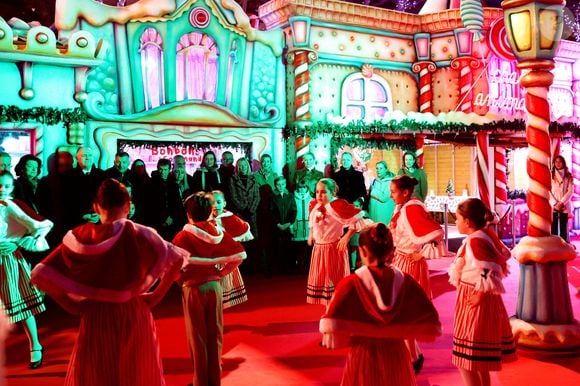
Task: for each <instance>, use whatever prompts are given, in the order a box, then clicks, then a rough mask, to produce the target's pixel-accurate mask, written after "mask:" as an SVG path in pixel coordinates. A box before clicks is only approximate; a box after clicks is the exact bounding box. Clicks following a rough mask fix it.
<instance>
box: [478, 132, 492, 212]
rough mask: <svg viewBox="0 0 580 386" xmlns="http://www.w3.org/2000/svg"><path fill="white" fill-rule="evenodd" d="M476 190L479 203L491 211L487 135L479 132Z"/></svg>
mask: <svg viewBox="0 0 580 386" xmlns="http://www.w3.org/2000/svg"><path fill="white" fill-rule="evenodd" d="M476 151H477V189H478V191H479V198H481V201H483V203H484V204H485V206H487V207H488V208H490V209H491V201H490V197H489V134H488V133H487V132H479V133H477V136H476Z"/></svg>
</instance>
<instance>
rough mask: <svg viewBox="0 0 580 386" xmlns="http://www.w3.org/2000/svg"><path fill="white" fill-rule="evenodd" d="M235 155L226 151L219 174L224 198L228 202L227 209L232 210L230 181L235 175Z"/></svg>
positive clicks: (223, 154)
mask: <svg viewBox="0 0 580 386" xmlns="http://www.w3.org/2000/svg"><path fill="white" fill-rule="evenodd" d="M234 170H235V167H234V155H233V153H232V152H231V151H229V150H226V151H224V152H223V153H222V159H221V163H220V167H219V168H218V173H219V175H220V180H221V182H222V192H223V193H224V198H225V200H226V208H228V209H229V210H232V208H231V207H230V206H231V204H230V191H229V190H230V180H231V179H232V176H233V175H234Z"/></svg>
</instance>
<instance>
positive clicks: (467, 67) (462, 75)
mask: <svg viewBox="0 0 580 386" xmlns="http://www.w3.org/2000/svg"><path fill="white" fill-rule="evenodd" d="M479 66H480V62H479V60H477V59H475V58H474V57H471V56H462V57H459V58H455V59H453V60H452V61H451V68H453V69H455V70H458V71H459V104H458V106H457V108H456V109H455V110H457V111H461V112H463V113H466V114H469V113H472V112H473V84H472V83H473V70H474V69H476V68H478V67H479Z"/></svg>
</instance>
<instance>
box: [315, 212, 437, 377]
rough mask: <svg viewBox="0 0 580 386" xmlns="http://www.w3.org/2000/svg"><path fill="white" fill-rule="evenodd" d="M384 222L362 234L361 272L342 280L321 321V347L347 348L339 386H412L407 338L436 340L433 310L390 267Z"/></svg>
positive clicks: (388, 237) (414, 286) (406, 277)
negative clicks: (341, 346) (343, 346)
mask: <svg viewBox="0 0 580 386" xmlns="http://www.w3.org/2000/svg"><path fill="white" fill-rule="evenodd" d="M393 249H394V248H393V238H392V236H391V234H390V232H389V230H388V229H387V227H386V225H385V224H383V223H376V224H373V225H371V226H369V227H367V228H365V229H363V230H362V232H361V234H360V243H359V251H360V257H361V260H362V263H363V264H364V266H363V267H361V268H358V269H357V270H356V272H355V273H354V274H352V275H350V276H348V277H346V278H345V279H344V280H342V281H341V282H340V283H339V284H338V286H337V288H336V292H335V294H334V296H333V297H332V301H331V302H330V305H329V306H328V308H327V310H326V314H325V315H324V316H323V317H322V319H321V320H320V332H322V333H323V334H324V336H323V340H322V343H323V345H324V346H325V347H328V348H335V347H339V346H340V345H341V344H342V343H343V344H345V345H348V346H350V349H349V352H348V356H347V360H346V368H345V370H344V373H343V376H342V382H341V385H342V386H366V385H381V386H415V385H416V382H415V375H414V374H413V368H412V367H411V360H410V358H409V351H408V350H407V347H406V346H405V342H404V339H406V338H421V339H428V340H433V339H434V338H435V337H436V336H438V335H441V323H439V317H438V315H437V311H436V310H435V307H433V304H432V303H431V301H430V300H429V299H428V298H427V295H425V292H424V291H423V290H422V289H421V287H420V286H419V284H417V282H416V281H415V280H413V278H412V277H411V276H409V275H407V274H404V273H403V272H401V271H400V270H399V269H398V268H395V267H393V266H392V265H391V264H390V263H391V260H392V258H393Z"/></svg>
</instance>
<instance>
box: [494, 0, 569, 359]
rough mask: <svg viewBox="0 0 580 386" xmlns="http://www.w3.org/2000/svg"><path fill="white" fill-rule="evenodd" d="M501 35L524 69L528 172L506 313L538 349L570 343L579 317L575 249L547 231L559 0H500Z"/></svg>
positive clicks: (523, 340) (524, 340)
mask: <svg viewBox="0 0 580 386" xmlns="http://www.w3.org/2000/svg"><path fill="white" fill-rule="evenodd" d="M501 5H502V8H503V10H504V21H505V26H506V31H507V35H508V41H509V43H510V46H511V48H512V50H513V52H514V55H515V56H516V60H517V61H518V64H517V67H518V68H519V69H521V70H522V72H524V75H523V76H522V77H521V79H520V83H521V85H522V87H524V88H525V90H526V96H525V103H526V110H527V123H526V137H527V140H528V159H527V165H526V166H527V171H528V175H529V177H530V185H529V189H528V198H527V201H528V208H529V210H530V220H529V223H528V236H526V237H524V238H522V240H521V241H520V242H519V243H518V245H517V246H516V247H515V248H514V250H513V254H514V256H515V258H516V259H517V260H518V262H519V263H520V285H519V291H518V304H517V309H516V316H515V317H513V318H512V319H511V322H512V330H513V332H514V337H515V338H516V341H517V343H518V344H519V345H522V346H527V347H531V348H534V349H542V350H554V351H562V350H576V349H577V348H578V347H580V324H578V322H577V321H576V320H574V314H573V311H572V305H571V302H570V293H569V289H568V281H567V276H566V269H567V267H566V264H567V261H569V260H572V259H574V258H575V257H576V252H575V250H574V249H573V247H572V246H571V245H570V244H567V243H566V242H565V241H564V240H563V239H561V238H560V237H559V236H553V235H551V234H550V233H551V224H552V207H551V205H550V201H549V197H550V192H551V188H552V178H551V173H550V160H551V154H550V151H551V149H550V148H551V146H550V144H551V141H550V135H549V130H548V129H549V125H550V104H549V103H548V89H549V87H550V85H551V84H552V82H553V80H554V76H553V74H552V73H551V70H552V69H553V68H554V61H553V58H554V54H555V52H556V49H557V48H558V44H559V42H560V37H561V35H562V29H563V20H562V10H563V6H564V1H563V0H541V1H532V0H504V1H503V2H502V3H501Z"/></svg>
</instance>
